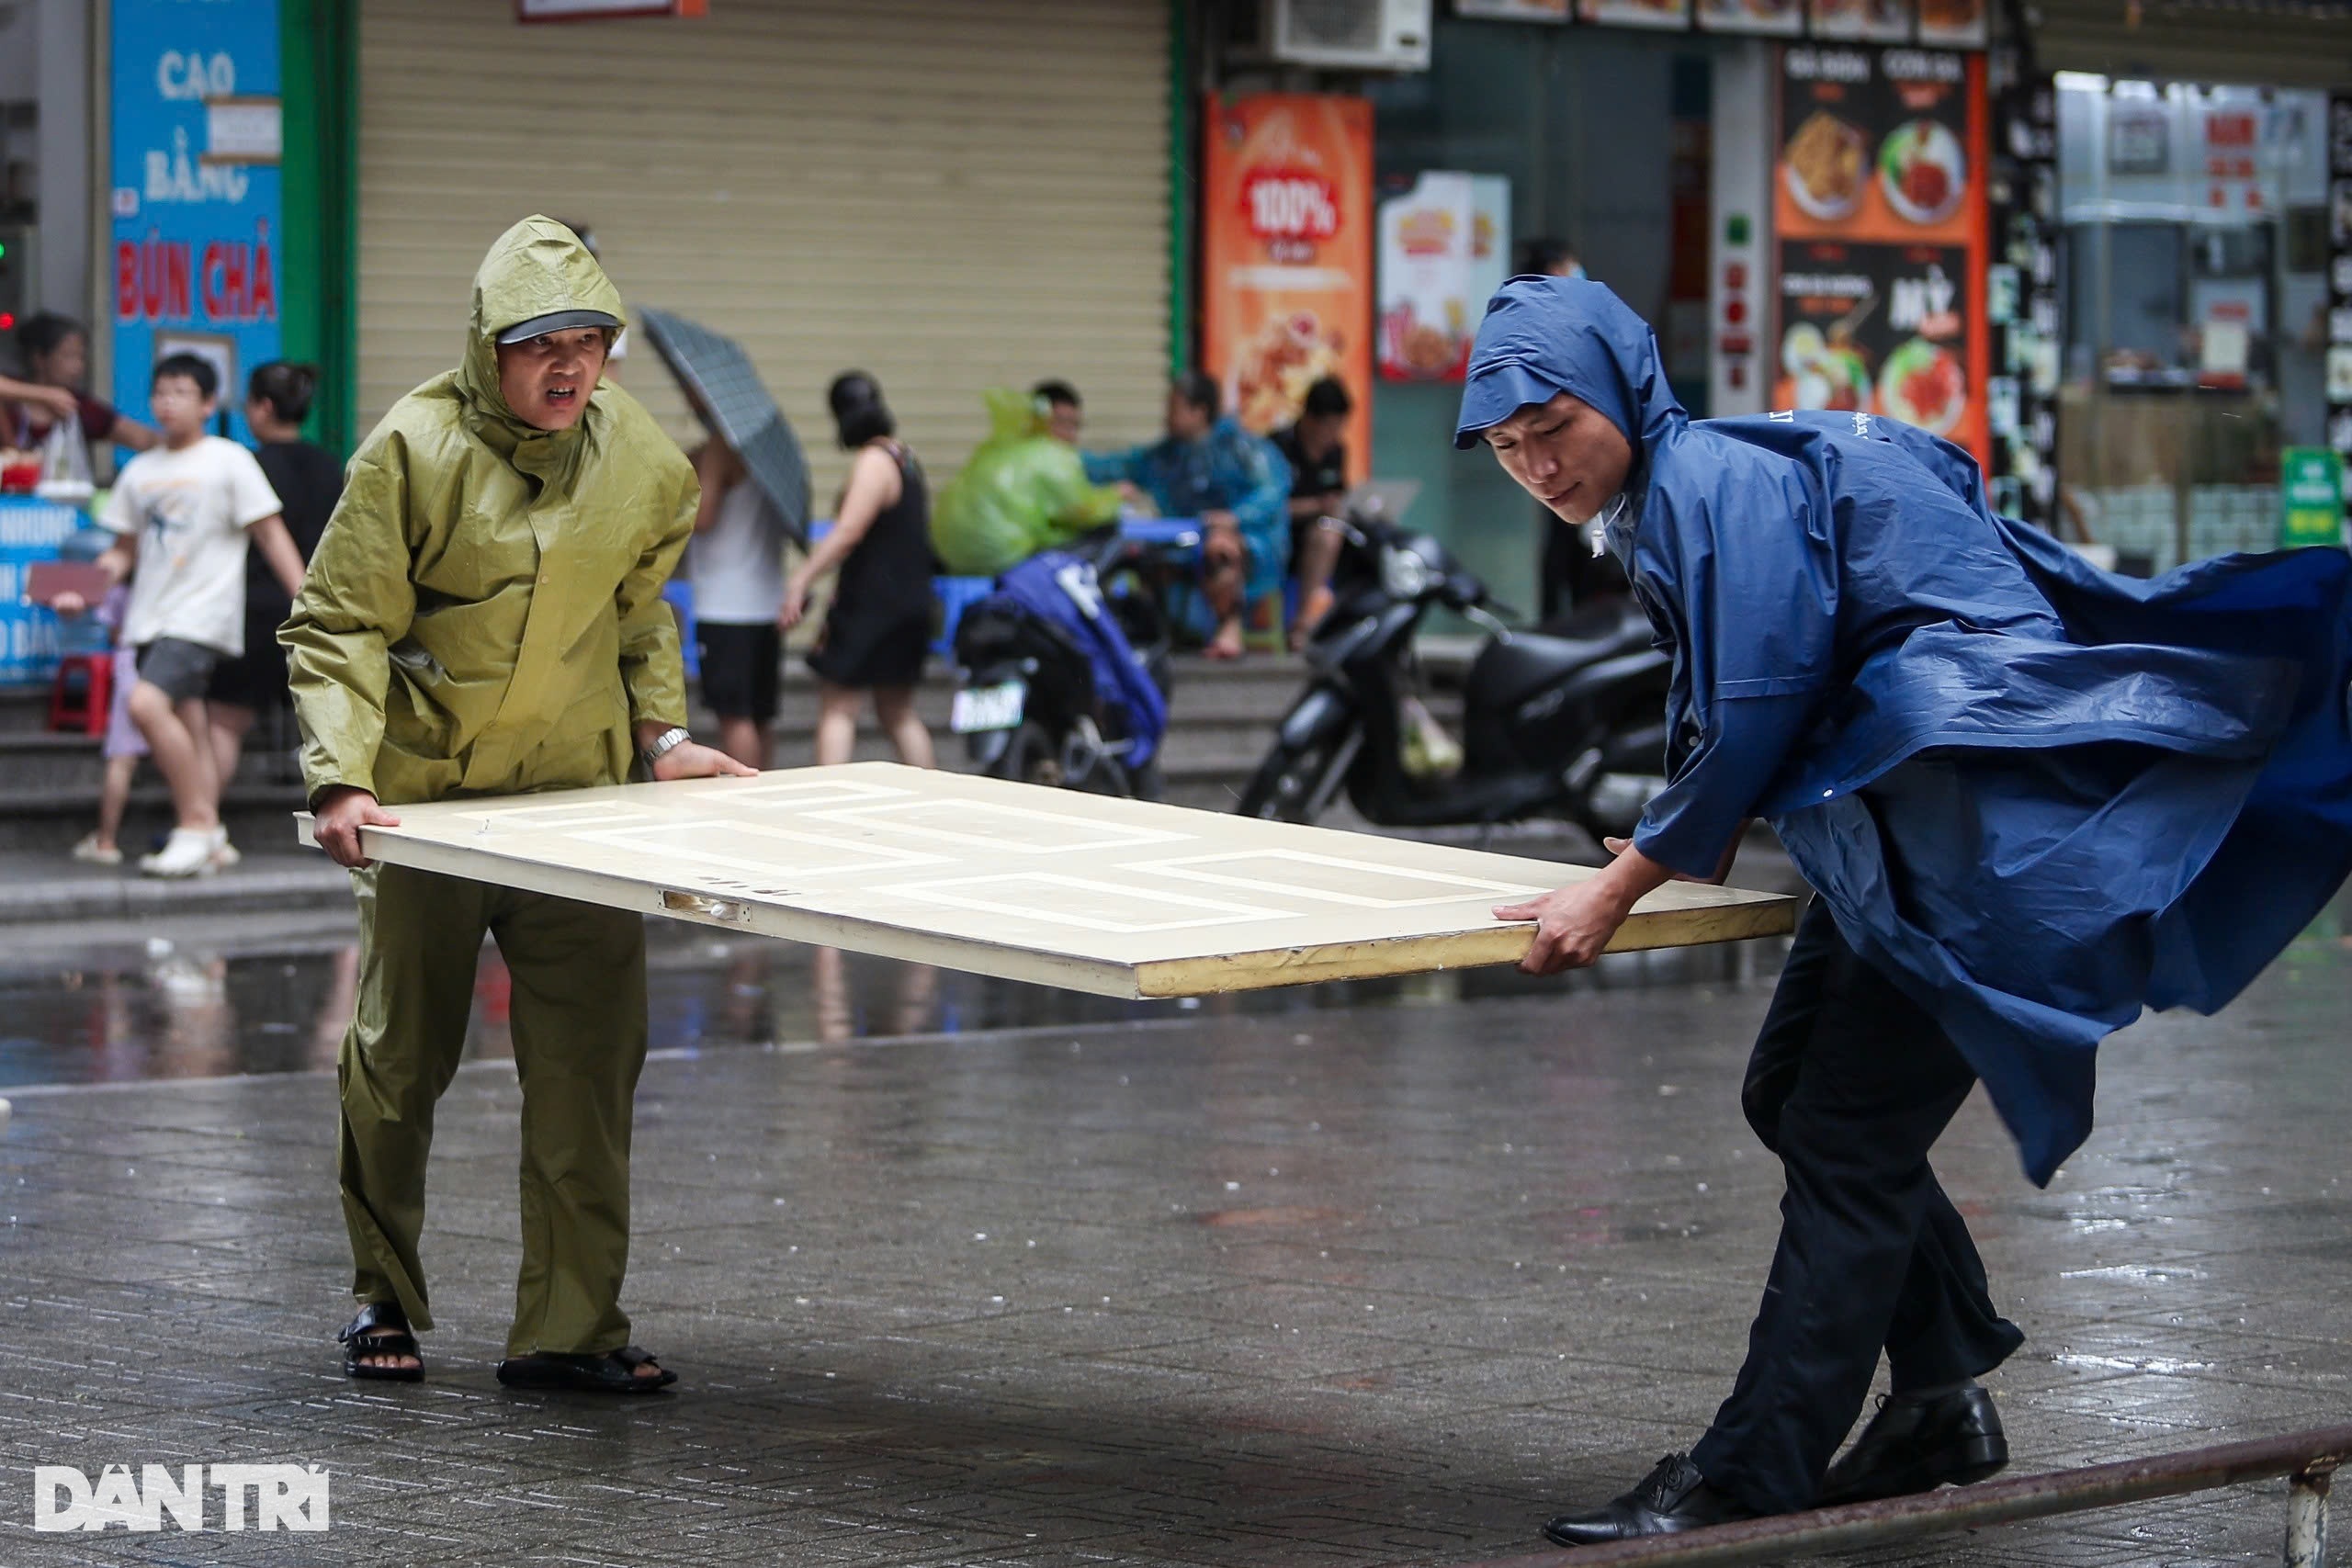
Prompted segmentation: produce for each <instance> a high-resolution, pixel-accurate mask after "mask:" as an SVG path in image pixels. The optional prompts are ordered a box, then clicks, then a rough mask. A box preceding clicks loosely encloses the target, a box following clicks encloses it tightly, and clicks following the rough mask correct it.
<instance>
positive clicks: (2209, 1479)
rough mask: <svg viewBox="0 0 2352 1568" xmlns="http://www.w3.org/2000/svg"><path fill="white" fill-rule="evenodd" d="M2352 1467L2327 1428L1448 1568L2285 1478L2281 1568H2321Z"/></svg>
mask: <svg viewBox="0 0 2352 1568" xmlns="http://www.w3.org/2000/svg"><path fill="white" fill-rule="evenodd" d="M2346 1461H2352V1427H2323V1428H2321V1429H2320V1430H2318V1431H2312V1432H2295V1433H2290V1434H2289V1435H2288V1436H2285V1437H2278V1438H2262V1439H2260V1440H2258V1441H2256V1442H2250V1443H2224V1444H2222V1445H2220V1446H2218V1447H2215V1448H2210V1449H2190V1450H2186V1451H2184V1452H2181V1453H2171V1454H2156V1455H2153V1456H2151V1457H2150V1458H2147V1459H2133V1460H2123V1461H2120V1462H2118V1463H2115V1464H2095V1465H2091V1466H2089V1467H2088V1468H2086V1469H2083V1470H2062V1471H2055V1472H2051V1473H2050V1474H2047V1475H2020V1476H2016V1477H2012V1478H2008V1479H2004V1480H1999V1481H1984V1482H1979V1483H1976V1484H1975V1485H1973V1486H1956V1487H1949V1488H1946V1489H1945V1490H1943V1491H1940V1492H1925V1493H1920V1494H1917V1495H1913V1496H1908V1497H1890V1498H1887V1499H1886V1500H1884V1501H1883V1502H1877V1503H1850V1504H1848V1505H1846V1506H1843V1507H1837V1508H1814V1509H1809V1510H1807V1511H1806V1512H1804V1513H1801V1514H1777V1515H1774V1516H1772V1517H1769V1518H1761V1519H1743V1520H1740V1521H1739V1522H1738V1523H1736V1524H1728V1525H1714V1526H1711V1527H1709V1528H1708V1529H1697V1530H1691V1531H1689V1532H1688V1533H1686V1534H1682V1535H1666V1536H1650V1537H1646V1538H1645V1539H1643V1540H1625V1541H1617V1542H1614V1543H1612V1544H1610V1545H1607V1546H1587V1547H1579V1548H1577V1549H1576V1550H1574V1551H1537V1552H1529V1553H1526V1554H1524V1555H1521V1556H1516V1557H1497V1558H1489V1559H1487V1560H1485V1561H1483V1562H1457V1563H1452V1564H1449V1565H1448V1568H1614V1565H1615V1564H1620V1563H1634V1562H1643V1563H1664V1562H1670V1563H1674V1564H1676V1565H1677V1568H1700V1565H1701V1564H1713V1568H1732V1565H1734V1564H1743V1563H1765V1562H1780V1561H1781V1560H1782V1559H1784V1558H1788V1557H1792V1556H1795V1555H1798V1554H1800V1553H1805V1552H1815V1551H1850V1550H1852V1549H1854V1548H1857V1547H1871V1546H1891V1545H1894V1544H1895V1543H1897V1542H1899V1541H1907V1540H1919V1539H1920V1538H1922V1537H1924V1536H1932V1535H1943V1534H1946V1533H1948V1532H1950V1531H1952V1530H1963V1529H1975V1528H1976V1527H1978V1526H1980V1525H2000V1524H2015V1523H2017V1522H2018V1521H2019V1520H2023V1519H2041V1518H2048V1517H2051V1516H2052V1515H2053V1514H2075V1513H2082V1512H2085V1511H2086V1510H2089V1509H2092V1508H2113V1507H2117V1506H2121V1505H2122V1504H2125V1503H2144V1502H2148V1501H2150V1500H2151V1499H2154V1498H2157V1497H2177V1496H2181V1495H2184V1494H2187V1493H2190V1492H2204V1491H2210V1490H2211V1489H2212V1488H2214V1487H2218V1486H2236V1485H2240V1484H2242V1483H2245V1482H2248V1481H2267V1480H2268V1479H2269V1478H2270V1477H2272V1476H2274V1475H2284V1476H2287V1477H2290V1481H2291V1484H2290V1487H2289V1489H2288V1494H2287V1539H2286V1550H2285V1556H2284V1558H2283V1561H2284V1562H2285V1564H2286V1568H2324V1563H2325V1562H2326V1558H2327V1488H2328V1481H2329V1478H2330V1477H2331V1476H2333V1475H2334V1474H2335V1467H2336V1466H2337V1465H2339V1464H2342V1463H2344V1462H2346Z"/></svg>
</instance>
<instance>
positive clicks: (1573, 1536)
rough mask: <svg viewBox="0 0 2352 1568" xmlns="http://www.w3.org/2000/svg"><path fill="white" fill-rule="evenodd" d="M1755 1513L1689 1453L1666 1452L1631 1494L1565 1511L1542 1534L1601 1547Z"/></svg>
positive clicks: (1561, 1541)
mask: <svg viewBox="0 0 2352 1568" xmlns="http://www.w3.org/2000/svg"><path fill="white" fill-rule="evenodd" d="M1754 1517H1756V1510H1755V1509H1753V1508H1748V1507H1744V1506H1741V1505H1740V1504H1738V1503H1736V1502H1735V1501H1733V1500H1732V1498H1731V1497H1729V1496H1728V1495H1725V1494H1724V1493H1721V1492H1718V1491H1716V1490H1715V1489H1714V1488H1713V1487H1712V1486H1710V1485H1708V1484H1707V1478H1706V1477H1705V1476H1703V1475H1702V1474H1700V1473H1699V1467H1698V1466H1697V1465H1695V1464H1692V1463H1691V1456H1690V1455H1689V1454H1668V1455H1667V1456H1666V1457H1665V1458H1664V1459H1662V1460H1660V1461H1657V1469H1656V1470H1653V1471H1651V1472H1649V1474H1647V1475H1646V1476H1645V1477H1643V1478H1642V1483H1641V1484H1640V1485H1638V1486H1636V1487H1634V1489H1633V1490H1632V1491H1631V1492H1628V1493H1626V1494H1625V1495H1623V1496H1622V1497H1612V1498H1611V1499H1610V1500H1609V1501H1608V1502H1606V1503H1603V1504H1602V1505H1601V1506H1600V1507H1598V1508H1587V1509H1585V1510H1584V1511H1583V1512H1581V1513H1576V1514H1562V1515H1561V1516H1560V1517H1558V1518H1556V1519H1554V1520H1553V1521H1552V1522H1551V1523H1550V1524H1548V1525H1545V1526H1544V1535H1545V1537H1546V1538H1548V1539H1549V1540H1553V1541H1555V1542H1557V1543H1558V1544H1559V1545H1561V1546H1600V1545H1601V1544H1602V1543H1604V1542H1606V1541H1611V1540H1634V1539H1635V1538H1636V1537H1639V1536H1645V1535H1679V1534H1681V1533H1682V1532H1683V1531H1684V1530H1695V1529H1706V1528H1707V1527H1708V1526H1709V1525H1726V1524H1729V1523H1731V1522H1732V1521H1733V1520H1734V1519H1752V1518H1754Z"/></svg>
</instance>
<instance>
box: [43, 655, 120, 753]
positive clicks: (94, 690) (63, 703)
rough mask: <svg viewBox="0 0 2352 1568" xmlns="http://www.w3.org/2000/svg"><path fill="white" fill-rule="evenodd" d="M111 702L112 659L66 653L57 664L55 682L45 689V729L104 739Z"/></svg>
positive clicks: (112, 700)
mask: <svg viewBox="0 0 2352 1568" xmlns="http://www.w3.org/2000/svg"><path fill="white" fill-rule="evenodd" d="M113 702H114V655H113V654H111V653H69V654H67V655H66V656H65V657H64V658H63V659H62V660H59V661H58V665H57V679H56V680H55V681H54V682H51V685H50V688H49V727H50V728H51V729H55V730H69V731H70V730H75V729H78V730H80V731H81V732H82V733H83V734H85V735H104V734H105V733H106V732H107V710H108V708H109V707H110V706H111V705H112V704H113Z"/></svg>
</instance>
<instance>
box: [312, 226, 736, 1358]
mask: <svg viewBox="0 0 2352 1568" xmlns="http://www.w3.org/2000/svg"><path fill="white" fill-rule="evenodd" d="M623 324H624V318H623V315H622V310H621V301H620V296H619V294H618V293H617V292H616V290H615V289H614V288H613V286H612V284H611V283H610V282H608V281H607V280H606V279H605V275H604V272H603V271H602V269H600V268H599V267H598V266H597V265H596V263H595V260H594V258H593V257H591V256H590V255H589V254H588V252H587V251H586V249H585V248H583V247H582V245H581V243H580V242H579V240H578V238H577V237H576V236H574V235H573V234H572V232H571V231H570V230H569V229H566V228H564V227H563V226H562V225H561V224H560V223H556V222H554V221H552V220H548V219H546V218H528V219H526V220H523V221H522V222H520V223H518V224H516V225H515V227H514V228H512V229H510V230H508V231H506V232H505V234H503V236H501V237H500V239H499V241H498V243H496V244H494V245H492V247H491V251H490V254H489V255H488V256H487V257H485V258H484V259H483V261H482V265H481V271H480V272H479V273H477V274H476V275H475V277H474V293H473V320H472V323H471V331H470V333H469V336H468V338H467V342H466V355H465V362H464V363H463V364H462V365H461V366H459V367H458V369H456V370H455V371H452V372H450V373H448V374H447V375H444V376H438V377H435V378H434V379H432V380H430V381H428V382H426V383H425V384H424V386H422V387H419V388H418V389H416V390H415V391H413V392H411V393H410V394H409V395H408V396H407V397H405V398H402V399H401V400H400V401H399V402H398V403H396V404H394V405H393V406H392V409H391V412H389V413H387V414H386V415H385V416H384V420H383V423H380V424H379V425H378V426H377V427H376V430H375V433H374V434H371V435H370V436H368V440H367V442H366V444H365V445H363V446H361V447H360V449H359V451H358V453H357V454H356V456H355V457H353V459H352V462H351V468H350V474H349V478H348V481H347V482H346V484H345V489H344V492H343V500H342V502H341V503H340V504H339V505H337V507H336V508H335V512H334V518H333V519H332V520H331V521H330V522H329V524H328V525H327V530H326V534H325V536H324V537H323V538H322V540H321V541H320V544H319V548H318V552H317V554H316V555H315V556H313V557H312V558H311V568H310V575H309V577H308V580H307V581H305V583H304V585H303V589H302V594H301V597H300V598H299V599H298V600H296V601H295V604H294V613H293V615H292V616H291V617H290V618H289V619H288V621H287V623H286V626H285V627H284V629H283V630H281V631H280V633H279V634H278V640H279V641H280V642H282V643H283V644H284V645H285V647H286V650H287V666H288V675H289V678H290V681H291V683H292V686H293V692H294V700H295V707H296V710H297V712H298V714H299V715H300V719H301V724H302V737H303V746H302V772H303V779H304V782H305V784H307V785H308V786H309V789H310V799H311V810H312V812H313V813H314V816H315V820H316V832H317V837H318V840H319V843H320V845H321V846H322V848H324V849H325V850H326V852H328V853H329V854H330V855H332V856H333V857H334V859H335V860H336V861H338V862H339V863H342V864H344V865H347V866H350V867H353V868H354V874H353V878H352V881H353V884H354V886H355V887H356V891H357V894H358V898H359V916H360V952H361V957H360V979H359V994H358V1000H357V1005H356V1009H355V1012H354V1017H353V1019H352V1024H351V1029H350V1031H349V1032H348V1033H346V1034H345V1036H344V1043H343V1055H342V1060H341V1063H340V1065H339V1066H338V1077H339V1078H340V1080H341V1083H342V1090H343V1125H342V1134H343V1135H342V1147H341V1154H340V1166H339V1173H340V1176H341V1181H342V1188H343V1209H344V1218H345V1224H347V1225H348V1226H349V1229H350V1232H351V1251H352V1258H353V1262H354V1266H355V1277H354V1280H353V1292H354V1294H355V1295H356V1297H357V1298H358V1301H359V1303H360V1311H359V1314H358V1315H357V1316H356V1317H355V1318H354V1319H353V1320H352V1322H351V1323H350V1325H348V1326H347V1327H345V1330H344V1331H343V1334H342V1336H341V1337H342V1341H343V1343H344V1346H345V1360H344V1370H345V1372H346V1373H348V1374H349V1375H351V1376H353V1377H358V1378H387V1379H396V1380H402V1381H410V1380H414V1379H416V1378H420V1377H422V1376H423V1375H424V1363H423V1361H422V1359H421V1358H420V1357H419V1356H418V1354H417V1344H416V1340H415V1337H414V1334H413V1331H414V1330H418V1329H425V1328H430V1327H432V1326H433V1318H432V1312H431V1308H430V1306H429V1304H428V1298H427V1294H426V1291H425V1282H424V1270H423V1269H422V1268H421V1266H420V1265H419V1262H418V1258H417V1239H418V1235H419V1233H420V1232H421V1231H422V1230H423V1228H424V1168H425V1156H426V1154H427V1151H428V1149H429V1148H430V1146H431V1144H432V1138H433V1111H434V1103H435V1101H436V1100H438V1099H439V1098H440V1096H441V1092H442V1090H444V1089H447V1087H448V1084H449V1080H450V1077H451V1076H452V1074H453V1073H454V1072H455V1071H456V1069H457V1066H458V1055H459V1053H460V1052H461V1050H462V1049H463V1047H464V1045H465V1038H466V1025H467V1020H468V1016H469V1013H470V1011H471V1004H472V998H473V984H474V966H475V963H476V961H477V959H478V958H479V956H480V954H481V940H482V937H483V935H484V933H485V932H487V933H489V934H491V935H492V936H494V937H495V938H496V939H497V942H498V947H499V952H500V953H501V955H502V956H503V958H504V959H505V961H506V966H507V968H508V970H509V971H510V972H511V974H512V975H513V976H514V1002H513V1012H512V1017H513V1024H514V1038H515V1072H516V1076H517V1077H518V1078H519V1079H520V1081H521V1085H522V1091H523V1169H522V1211H523V1215H522V1217H523V1226H522V1228H523V1265H522V1269H521V1272H520V1275H519V1277H518V1279H517V1280H516V1284H515V1319H514V1324H513V1326H512V1327H511V1329H510V1330H509V1332H508V1335H507V1359H505V1360H503V1361H502V1362H500V1363H499V1368H498V1376H499V1381H500V1382H505V1383H508V1384H511V1385H515V1386H519V1387H541V1388H545V1387H560V1388H582V1389H594V1390H606V1391H611V1392H615V1393H645V1392H650V1391H651V1390H653V1389H656V1388H659V1387H662V1385H664V1384H666V1383H669V1382H673V1381H675V1374H673V1373H672V1372H669V1371H664V1370H663V1369H662V1368H661V1367H659V1366H658V1365H657V1364H656V1363H655V1362H654V1360H653V1358H651V1357H650V1356H648V1355H647V1354H646V1353H645V1352H643V1351H642V1350H639V1349H638V1348H635V1347H634V1346H631V1345H629V1344H628V1337H629V1328H628V1317H627V1316H626V1315H625V1314H623V1313H622V1312H621V1309H620V1304H619V1298H620V1290H621V1279H622V1276H623V1274H624V1273H625V1272H626V1270H627V1268H628V1150H629V1129H630V1123H631V1115H632V1110H633V1100H634V1099H635V1095H636V1089H637V1077H638V1071H639V1067H640V1066H642V1065H643V1063H644V1059H645V1044H646V1018H645V930H644V922H643V920H642V919H641V918H640V917H639V916H637V915H633V914H627V913H624V912H621V911H618V910H613V909H604V908H592V907H590V906H588V905H584V904H577V903H572V902H571V901H569V900H566V899H561V898H553V897H547V896H545V895H541V894H536V893H525V892H520V891H516V890H515V889H511V888H503V887H496V886H489V885H486V884H482V883H476V882H467V881H460V880H458V879H456V878H452V877H446V876H437V875H433V874H427V873H424V872H419V871H414V870H410V869H407V868H405V867H401V866H391V865H377V864H371V863H369V862H368V860H367V859H366V857H365V856H364V854H363V853H362V852H361V849H360V843H359V830H360V829H362V828H363V827H367V826H370V825H378V824H381V825H387V826H392V825H397V823H398V817H397V815H396V814H395V811H394V810H392V809H390V808H394V807H400V806H401V805H404V804H406V803H408V802H411V801H427V800H438V799H442V798H444V797H446V796H450V795H513V794H517V793H522V792H526V791H537V790H558V789H579V788H584V787H587V786H590V785H594V784H618V783H620V782H622V780H623V779H625V778H626V777H627V776H628V771H629V764H630V761H631V759H632V758H634V757H641V758H642V759H643V760H644V761H646V763H647V765H648V767H649V768H650V772H651V773H652V775H653V776H654V777H655V778H660V779H676V778H695V777H704V776H707V775H710V774H714V773H750V772H751V771H752V770H751V769H749V768H746V767H744V766H742V765H741V764H740V763H738V762H735V761H732V760H731V759H729V758H728V757H726V756H724V755H722V754H721V753H719V752H718V751H715V750H710V749H708V748H707V747H703V746H698V745H696V744H695V743H694V742H693V741H692V740H690V739H687V737H686V732H685V729H684V722H685V715H686V708H685V677H684V670H683V669H682V667H681V665H680V660H679V653H678V634H677V627H676V624H675V623H674V622H673V619H672V618H671V613H670V609H669V606H668V605H667V604H663V603H662V599H661V591H662V583H663V582H665V581H667V580H668V578H669V576H670V572H671V570H672V568H673V567H674V566H675V565H676V564H677V559H678V556H679V552H680V551H681V550H683V549H684V547H685V543H686V540H687V538H688V536H690V535H691V534H692V532H693V530H694V516H695V495H696V491H695V478H694V470H693V469H692V468H691V467H690V466H689V465H688V464H687V462H686V459H685V457H684V454H682V453H681V452H680V451H679V450H678V447H677V446H676V444H675V443H673V441H671V440H670V438H669V437H668V436H667V435H665V434H662V430H661V429H660V427H658V426H657V425H656V424H655V423H653V420H652V419H651V417H650V416H649V415H648V414H647V413H646V412H645V411H644V409H643V408H641V407H639V404H638V403H637V401H636V400H634V399H632V398H631V397H630V396H629V395H628V393H626V392H624V391H622V390H620V389H618V388H616V387H614V386H612V385H610V384H608V383H604V382H602V381H601V379H600V377H601V373H602V371H603V368H604V363H605V350H606V349H607V348H608V347H609V346H610V345H611V342H612V338H613V335H614V334H615V333H617V332H618V331H619V330H620V329H621V327H622V325H623Z"/></svg>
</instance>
